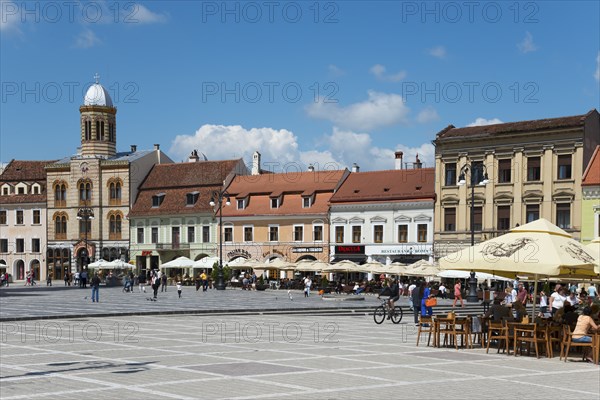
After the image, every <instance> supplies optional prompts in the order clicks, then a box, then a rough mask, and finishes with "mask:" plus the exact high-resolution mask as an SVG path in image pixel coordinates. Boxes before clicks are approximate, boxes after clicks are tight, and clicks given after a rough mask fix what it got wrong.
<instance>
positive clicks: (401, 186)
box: [331, 168, 435, 204]
mask: <svg viewBox="0 0 600 400" xmlns="http://www.w3.org/2000/svg"><path fill="white" fill-rule="evenodd" d="M434 184H435V169H434V168H422V169H402V170H387V171H371V172H357V173H352V174H350V176H348V178H347V179H346V180H345V181H344V183H343V184H342V185H341V186H340V188H339V189H338V191H337V192H336V193H335V194H334V195H333V197H331V203H332V204H336V203H337V204H339V203H355V202H373V201H402V200H416V199H426V200H435V187H434Z"/></svg>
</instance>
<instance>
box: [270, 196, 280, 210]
mask: <svg viewBox="0 0 600 400" xmlns="http://www.w3.org/2000/svg"><path fill="white" fill-rule="evenodd" d="M278 207H279V199H278V198H273V199H271V208H278Z"/></svg>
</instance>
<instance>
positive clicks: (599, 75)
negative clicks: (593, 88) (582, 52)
mask: <svg viewBox="0 0 600 400" xmlns="http://www.w3.org/2000/svg"><path fill="white" fill-rule="evenodd" d="M594 78H596V81H597V82H600V51H599V52H598V56H597V57H596V73H595V74H594Z"/></svg>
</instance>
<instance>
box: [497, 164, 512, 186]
mask: <svg viewBox="0 0 600 400" xmlns="http://www.w3.org/2000/svg"><path fill="white" fill-rule="evenodd" d="M510 182H511V165H510V159H508V160H498V183H510Z"/></svg>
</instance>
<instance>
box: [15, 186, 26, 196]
mask: <svg viewBox="0 0 600 400" xmlns="http://www.w3.org/2000/svg"><path fill="white" fill-rule="evenodd" d="M17 194H25V188H24V187H23V186H19V187H18V188H17Z"/></svg>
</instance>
